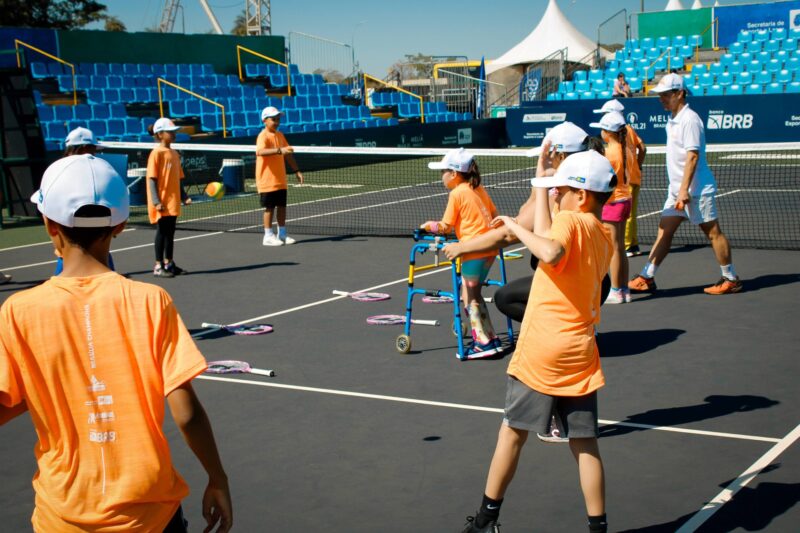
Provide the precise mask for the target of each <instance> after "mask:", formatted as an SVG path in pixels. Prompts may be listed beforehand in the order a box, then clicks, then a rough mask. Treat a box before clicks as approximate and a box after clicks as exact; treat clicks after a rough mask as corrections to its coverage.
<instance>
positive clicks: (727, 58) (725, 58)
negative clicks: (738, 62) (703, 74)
mask: <svg viewBox="0 0 800 533" xmlns="http://www.w3.org/2000/svg"><path fill="white" fill-rule="evenodd" d="M719 62H720V64H721V65H722V66H723V67H724V68H728V66H729V65H730V64H731V63H733V54H722V55H721V56H720V58H719Z"/></svg>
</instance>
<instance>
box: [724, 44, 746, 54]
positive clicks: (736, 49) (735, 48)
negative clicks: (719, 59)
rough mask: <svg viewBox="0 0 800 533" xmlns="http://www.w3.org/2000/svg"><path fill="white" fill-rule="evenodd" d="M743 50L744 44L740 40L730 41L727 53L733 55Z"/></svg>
mask: <svg viewBox="0 0 800 533" xmlns="http://www.w3.org/2000/svg"><path fill="white" fill-rule="evenodd" d="M744 50H745V49H744V44H742V43H740V42H735V43H731V45H730V46H729V47H728V53H731V54H733V55H737V54H741V53H742V52H744Z"/></svg>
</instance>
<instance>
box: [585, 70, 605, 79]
mask: <svg viewBox="0 0 800 533" xmlns="http://www.w3.org/2000/svg"><path fill="white" fill-rule="evenodd" d="M588 79H589V81H598V80H602V79H603V71H602V70H600V69H592V70H590V71H589V78H588Z"/></svg>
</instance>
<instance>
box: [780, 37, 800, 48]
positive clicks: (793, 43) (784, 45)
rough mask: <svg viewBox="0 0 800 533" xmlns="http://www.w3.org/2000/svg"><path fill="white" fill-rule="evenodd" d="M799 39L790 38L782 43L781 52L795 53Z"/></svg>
mask: <svg viewBox="0 0 800 533" xmlns="http://www.w3.org/2000/svg"><path fill="white" fill-rule="evenodd" d="M797 41H798V39H797V38H792V37H788V38H786V39H784V40H783V41H781V50H785V51H786V52H795V51H797Z"/></svg>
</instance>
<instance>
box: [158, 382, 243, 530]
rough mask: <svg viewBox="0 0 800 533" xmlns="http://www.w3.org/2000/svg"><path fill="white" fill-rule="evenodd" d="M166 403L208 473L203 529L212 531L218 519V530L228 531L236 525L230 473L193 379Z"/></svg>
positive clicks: (204, 498) (175, 392)
mask: <svg viewBox="0 0 800 533" xmlns="http://www.w3.org/2000/svg"><path fill="white" fill-rule="evenodd" d="M167 403H168V404H169V409H170V411H171V412H172V418H173V419H174V420H175V423H176V424H177V425H178V428H179V429H180V430H181V433H182V434H183V438H184V440H185V441H186V444H188V445H189V448H191V449H192V451H193V452H194V454H195V456H196V457H197V459H199V460H200V463H201V464H202V465H203V468H204V469H205V471H206V473H208V485H207V486H206V491H205V494H203V517H204V518H205V519H206V522H207V524H208V526H207V527H206V528H205V530H204V531H205V532H208V531H211V530H212V529H213V528H214V526H215V525H216V524H217V522H219V528H218V529H217V531H218V532H219V533H226V532H227V531H230V529H231V525H232V524H233V508H232V506H231V493H230V489H229V488H228V476H227V475H226V474H225V471H224V470H223V468H222V462H221V461H220V459H219V452H217V443H216V442H215V441H214V433H213V431H212V430H211V423H210V422H209V420H208V416H207V415H206V412H205V409H203V406H202V404H201V403H200V400H199V399H198V398H197V395H196V394H195V392H194V389H193V388H192V384H191V382H186V383H184V384H183V385H181V386H180V387H178V388H177V389H175V390H174V391H172V392H171V393H169V395H168V396H167Z"/></svg>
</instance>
